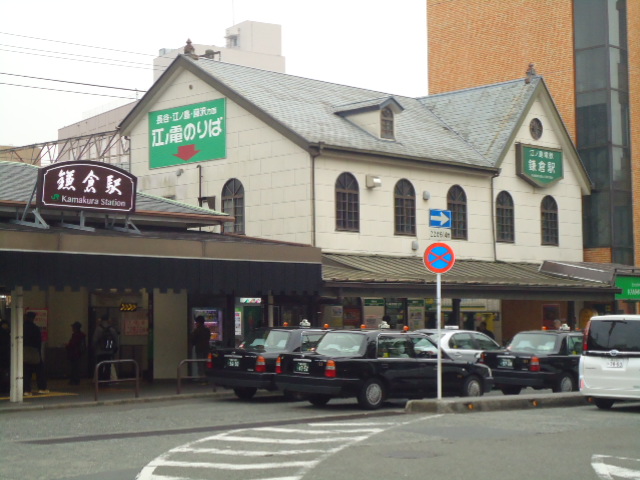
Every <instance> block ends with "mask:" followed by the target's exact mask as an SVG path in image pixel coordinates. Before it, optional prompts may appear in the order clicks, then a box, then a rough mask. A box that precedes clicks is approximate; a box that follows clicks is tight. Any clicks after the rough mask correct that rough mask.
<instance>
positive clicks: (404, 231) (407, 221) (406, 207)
mask: <svg viewBox="0 0 640 480" xmlns="http://www.w3.org/2000/svg"><path fill="white" fill-rule="evenodd" d="M393 206H394V211H395V234H396V235H415V234H416V191H415V190H414V189H413V185H411V182H409V181H408V180H405V179H402V180H400V181H398V183H396V188H395V190H394V191H393Z"/></svg>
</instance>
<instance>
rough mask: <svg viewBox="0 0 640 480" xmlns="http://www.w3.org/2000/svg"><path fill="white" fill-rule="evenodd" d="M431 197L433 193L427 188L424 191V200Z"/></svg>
mask: <svg viewBox="0 0 640 480" xmlns="http://www.w3.org/2000/svg"><path fill="white" fill-rule="evenodd" d="M430 198H431V193H430V192H428V191H426V190H425V191H424V192H422V199H423V200H429V199H430Z"/></svg>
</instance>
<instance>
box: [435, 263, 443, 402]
mask: <svg viewBox="0 0 640 480" xmlns="http://www.w3.org/2000/svg"><path fill="white" fill-rule="evenodd" d="M440 277H442V274H440V273H438V274H436V307H437V308H436V323H437V324H438V333H437V334H436V335H437V336H438V337H437V338H438V342H437V343H438V345H440V324H441V323H442V322H441V321H440V315H441V314H442V300H441V286H440ZM441 351H442V349H441V348H440V346H438V400H440V399H441V398H442V353H441Z"/></svg>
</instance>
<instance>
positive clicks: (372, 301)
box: [364, 298, 384, 307]
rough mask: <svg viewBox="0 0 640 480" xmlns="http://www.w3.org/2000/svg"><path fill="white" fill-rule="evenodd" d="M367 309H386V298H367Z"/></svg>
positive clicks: (365, 301) (365, 304) (365, 302)
mask: <svg viewBox="0 0 640 480" xmlns="http://www.w3.org/2000/svg"><path fill="white" fill-rule="evenodd" d="M364 306H365V307H384V298H365V299H364Z"/></svg>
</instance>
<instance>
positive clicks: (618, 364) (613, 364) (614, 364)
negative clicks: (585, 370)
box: [607, 360, 623, 368]
mask: <svg viewBox="0 0 640 480" xmlns="http://www.w3.org/2000/svg"><path fill="white" fill-rule="evenodd" d="M607 368H623V365H622V360H609V361H607Z"/></svg>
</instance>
